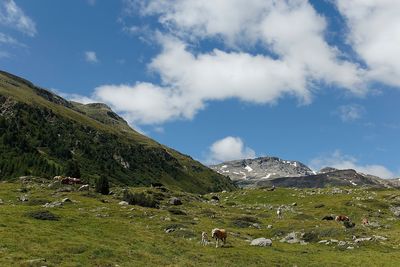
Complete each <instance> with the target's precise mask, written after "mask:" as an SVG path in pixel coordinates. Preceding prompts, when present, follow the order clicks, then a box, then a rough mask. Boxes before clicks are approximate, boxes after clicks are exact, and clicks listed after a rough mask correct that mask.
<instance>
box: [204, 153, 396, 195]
mask: <svg viewBox="0 0 400 267" xmlns="http://www.w3.org/2000/svg"><path fill="white" fill-rule="evenodd" d="M211 168H212V169H214V170H215V171H217V172H218V173H220V174H222V175H225V176H229V177H230V178H231V179H232V180H233V181H235V183H236V184H237V185H238V186H240V187H263V186H272V185H274V186H279V187H298V188H322V187H327V186H373V187H387V188H390V187H395V188H398V187H400V180H399V179H382V178H379V177H377V176H373V175H369V174H363V173H358V172H357V171H355V170H338V169H335V168H332V167H325V168H323V169H321V170H320V171H318V172H317V173H316V172H314V171H313V170H311V169H310V168H309V167H307V166H306V165H304V164H303V163H301V162H299V161H290V160H283V159H280V158H277V157H261V158H256V159H244V160H234V161H229V162H224V163H221V164H218V165H213V166H211Z"/></svg>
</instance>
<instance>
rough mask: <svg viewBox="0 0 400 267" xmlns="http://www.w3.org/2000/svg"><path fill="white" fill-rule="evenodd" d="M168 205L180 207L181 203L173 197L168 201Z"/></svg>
mask: <svg viewBox="0 0 400 267" xmlns="http://www.w3.org/2000/svg"><path fill="white" fill-rule="evenodd" d="M169 204H171V205H175V206H178V205H182V201H181V200H180V199H179V198H177V197H173V198H171V199H170V200H169Z"/></svg>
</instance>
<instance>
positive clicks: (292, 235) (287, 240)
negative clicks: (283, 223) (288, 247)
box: [280, 232, 300, 244]
mask: <svg viewBox="0 0 400 267" xmlns="http://www.w3.org/2000/svg"><path fill="white" fill-rule="evenodd" d="M280 242H282V243H283V242H284V243H289V244H295V243H300V239H298V238H297V233H296V232H291V233H289V234H288V235H287V236H285V237H284V238H282V239H281V240H280Z"/></svg>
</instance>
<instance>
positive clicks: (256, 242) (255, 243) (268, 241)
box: [250, 237, 272, 247]
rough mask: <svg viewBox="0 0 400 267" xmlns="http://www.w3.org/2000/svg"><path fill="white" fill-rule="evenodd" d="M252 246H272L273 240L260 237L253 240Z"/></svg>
mask: <svg viewBox="0 0 400 267" xmlns="http://www.w3.org/2000/svg"><path fill="white" fill-rule="evenodd" d="M250 246H259V247H269V246H272V240H271V239H267V238H264V237H260V238H257V239H254V240H253V241H251V243H250Z"/></svg>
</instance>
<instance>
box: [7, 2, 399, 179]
mask: <svg viewBox="0 0 400 267" xmlns="http://www.w3.org/2000/svg"><path fill="white" fill-rule="evenodd" d="M399 12H400V1H397V0H375V1H374V0H352V1H349V0H313V1H311V0H310V1H306V0H214V1H205V0H204V1H201V0H170V1H162V0H146V1H145V0H142V1H140V0H120V1H119V0H118V1H117V0H115V1H100V0H69V1H66V0H65V1H53V0H38V1H29V0H0V69H2V70H5V71H8V72H11V73H13V74H16V75H18V76H21V77H24V78H26V79H28V80H30V81H32V82H33V83H35V84H36V85H39V86H41V87H44V88H48V89H50V90H53V91H55V92H57V93H58V94H60V95H62V96H63V97H65V98H67V99H70V100H75V101H79V102H83V103H90V102H104V103H106V104H108V105H109V106H110V107H112V108H113V110H115V111H116V112H117V113H118V114H120V115H121V116H123V117H124V118H125V119H126V120H127V121H128V123H129V124H130V125H131V126H132V127H133V128H134V129H136V130H138V131H140V132H142V133H143V134H145V135H147V136H149V137H151V138H153V139H155V140H157V141H158V142H160V143H163V144H165V145H168V146H170V147H173V148H175V149H177V150H179V151H181V152H183V153H185V154H188V155H190V156H192V157H193V158H195V159H197V160H199V161H201V162H203V163H205V164H213V163H219V162H222V161H226V160H233V159H241V158H254V157H259V156H278V157H281V158H283V159H288V160H298V161H301V162H303V163H305V164H307V165H309V166H310V167H312V168H313V169H315V170H318V169H320V168H322V167H325V166H332V167H336V168H353V169H356V170H358V171H360V172H364V173H370V174H374V175H378V176H381V177H384V178H393V177H400V161H399V157H398V155H399V154H398V151H400V142H399V141H398V137H399V136H400V135H399V134H400V116H399V105H398V103H399V100H400V49H399V47H400V16H398V14H399Z"/></svg>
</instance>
